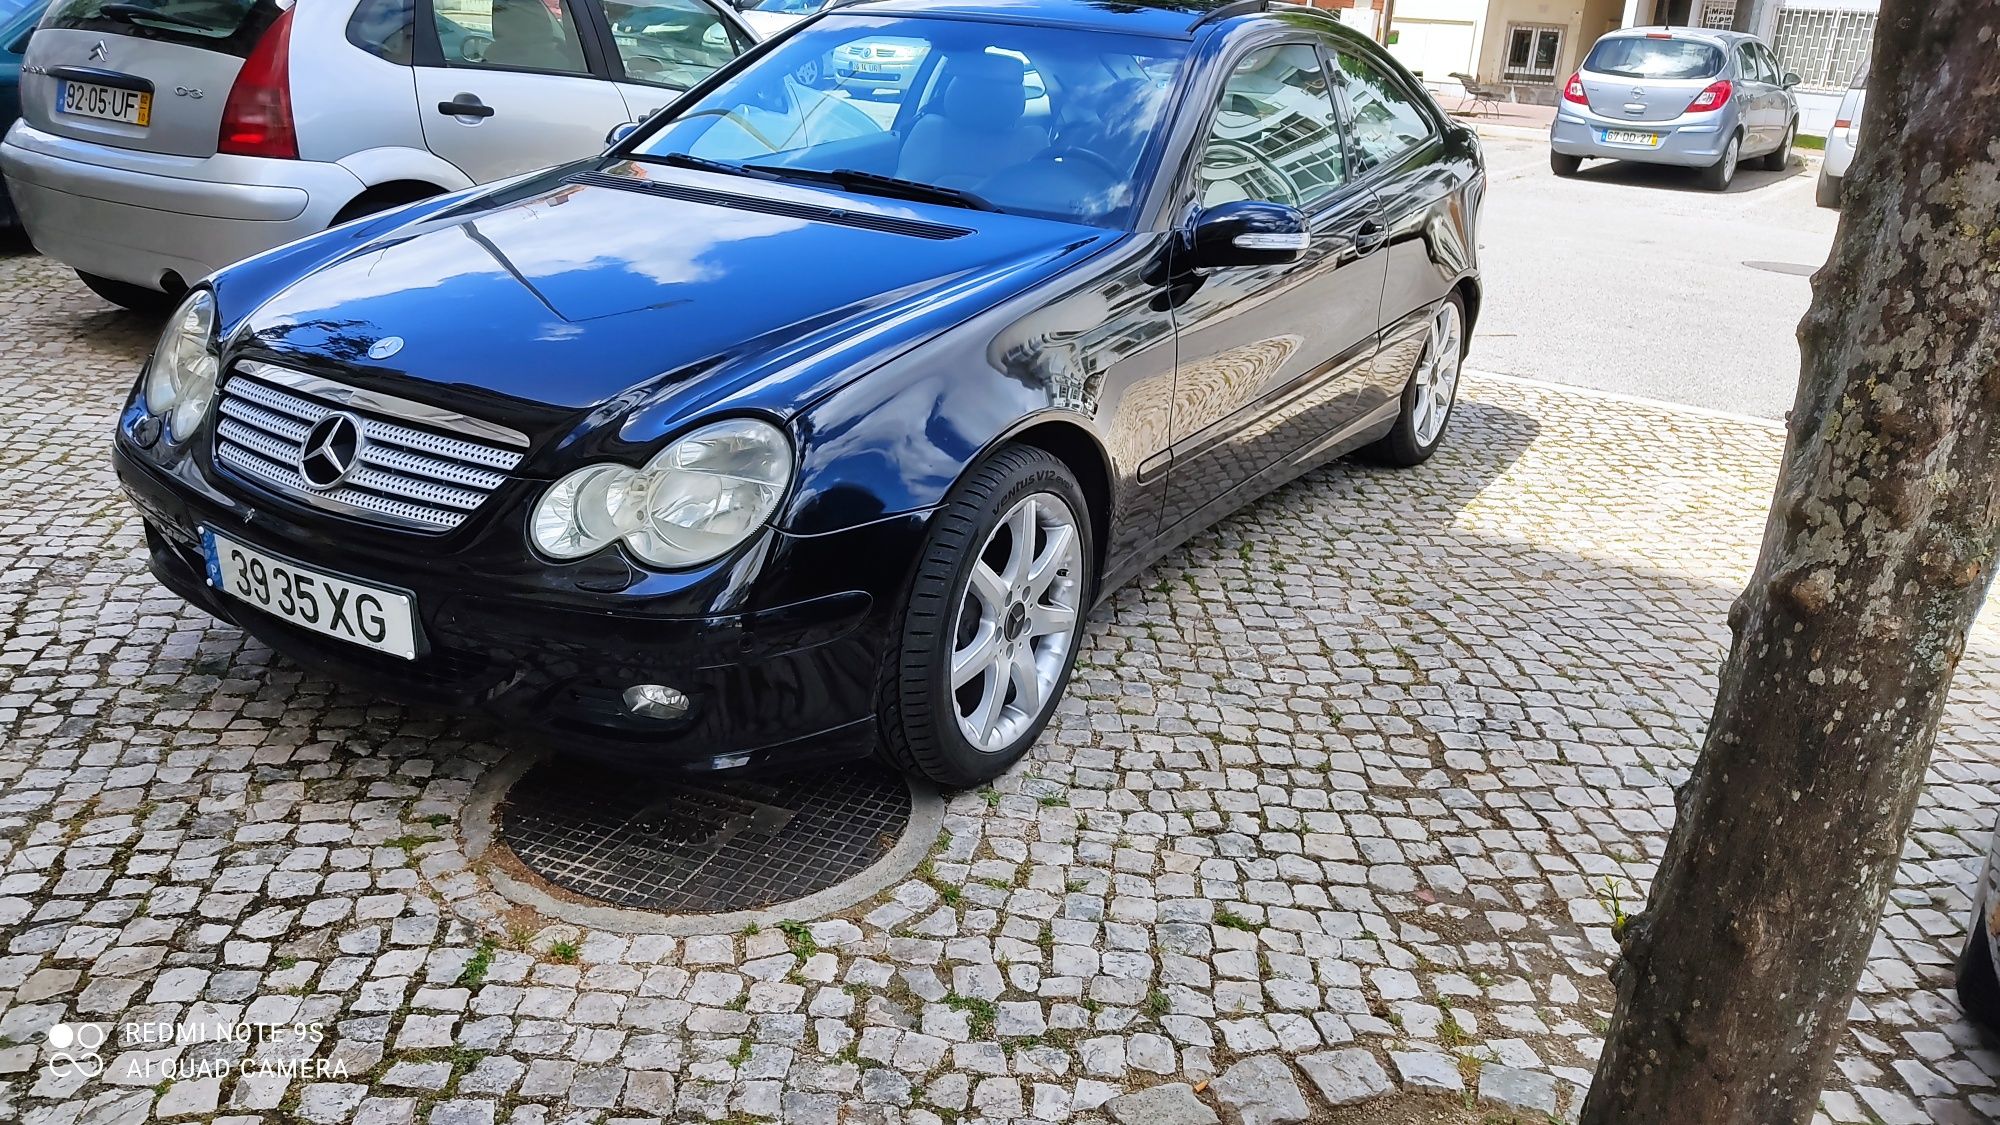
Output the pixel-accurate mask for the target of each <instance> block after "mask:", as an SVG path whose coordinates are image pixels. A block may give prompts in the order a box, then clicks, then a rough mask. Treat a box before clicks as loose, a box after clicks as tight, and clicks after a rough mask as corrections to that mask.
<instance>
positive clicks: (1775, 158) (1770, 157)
mask: <svg viewBox="0 0 2000 1125" xmlns="http://www.w3.org/2000/svg"><path fill="white" fill-rule="evenodd" d="M1798 135H1799V123H1798V121H1797V119H1793V121H1792V123H1791V124H1789V125H1787V126H1785V139H1784V141H1783V142H1782V143H1781V144H1779V145H1778V147H1777V148H1774V149H1772V150H1771V151H1770V152H1767V153H1765V154H1764V158H1763V159H1762V160H1760V161H1758V163H1757V167H1759V168H1762V169H1763V170H1764V171H1766V172H1782V171H1784V170H1785V169H1787V168H1790V167H1791V166H1792V141H1793V140H1794V139H1796V138H1797V137H1798Z"/></svg>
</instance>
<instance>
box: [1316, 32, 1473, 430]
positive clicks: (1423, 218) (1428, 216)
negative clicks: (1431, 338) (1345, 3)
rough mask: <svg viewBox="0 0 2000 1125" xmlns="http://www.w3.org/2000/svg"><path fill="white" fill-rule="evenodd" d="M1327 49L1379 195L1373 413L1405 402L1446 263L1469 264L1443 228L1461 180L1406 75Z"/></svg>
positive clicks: (1362, 168)
mask: <svg viewBox="0 0 2000 1125" xmlns="http://www.w3.org/2000/svg"><path fill="white" fill-rule="evenodd" d="M1327 49H1328V58H1329V60H1330V61H1331V68H1332V72H1333V79H1334V89H1335V93H1336V94H1337V95H1338V99H1339V101H1340V104H1341V109H1342V112H1343V114H1344V115H1345V121H1346V126H1347V138H1348V147H1349V148H1350V149H1351V150H1352V152H1353V154H1354V155H1353V165H1354V169H1355V174H1356V175H1357V176H1358V177H1359V178H1360V182H1361V183H1362V184H1364V185H1366V186H1367V187H1368V188H1369V189H1370V190H1371V191H1372V192H1373V193H1374V196H1375V204H1376V214H1377V215H1378V217H1379V221H1380V223H1381V227H1382V236H1381V237H1382V238H1383V246H1382V250H1381V251H1380V255H1381V258H1382V270H1383V272H1382V291H1381V304H1380V306H1379V313H1378V316H1379V321H1380V324H1381V329H1382V331H1381V336H1380V342H1379V344H1378V346H1377V349H1376V352H1375V366H1374V370H1373V378H1372V381H1371V382H1370V383H1368V385H1367V386H1366V387H1365V389H1363V390H1362V391H1360V392H1358V393H1360V394H1361V395H1362V396H1363V398H1362V404H1363V406H1364V407H1365V408H1366V409H1369V410H1373V409H1375V408H1378V407H1386V406H1389V405H1391V404H1392V400H1395V399H1397V398H1398V397H1399V396H1401V395H1402V393H1403V388H1404V385H1405V384H1406V383H1407V382H1408V380H1409V376H1410V372H1411V371H1412V370H1414V369H1415V367H1416V363H1417V360H1418V359H1419V358H1420V357H1421V355H1422V353H1423V348H1424V344H1425V342H1426V339H1427V337H1426V335H1425V333H1426V331H1427V329H1428V327H1429V323H1430V316H1431V313H1432V312H1433V311H1435V308H1436V305H1437V302H1438V301H1439V300H1441V299H1443V297H1444V295H1445V293H1446V292H1447V291H1448V290H1449V289H1450V287H1451V284H1452V282H1453V280H1454V271H1455V270H1456V268H1457V267H1456V266H1455V265H1448V264H1445V263H1455V262H1463V261H1465V260H1466V259H1467V257H1468V252H1467V248H1465V247H1458V246H1451V245H1448V244H1447V243H1448V242H1449V239H1450V237H1451V233H1452V232H1453V231H1454V230H1455V229H1457V228H1456V225H1455V224H1453V223H1451V222H1439V221H1437V219H1438V213H1439V211H1440V210H1441V209H1446V208H1450V207H1452V206H1453V202H1452V199H1453V196H1454V193H1456V192H1457V190H1458V188H1459V187H1460V185H1461V183H1462V179H1461V172H1460V171H1459V170H1458V168H1459V166H1458V165H1456V164H1455V163H1454V162H1453V161H1452V160H1450V159H1449V157H1448V155H1447V153H1446V151H1445V143H1444V135H1443V133H1442V131H1441V130H1442V126H1443V124H1444V122H1443V118H1442V114H1441V113H1440V112H1439V111H1438V109H1437V106H1436V103H1435V102H1432V101H1430V100H1429V99H1428V98H1426V97H1424V96H1423V95H1421V94H1419V93H1418V92H1417V88H1416V87H1415V86H1414V85H1413V84H1412V83H1411V82H1410V81H1409V80H1408V76H1407V75H1405V74H1403V73H1402V72H1401V71H1400V70H1398V69H1397V68H1396V66H1395V65H1394V64H1393V63H1392V62H1391V60H1390V59H1389V58H1387V57H1386V55H1384V54H1382V53H1381V52H1380V51H1379V50H1375V49H1372V48H1363V47H1360V46H1355V45H1352V44H1348V43H1345V42H1343V43H1339V44H1329V45H1328V48H1327ZM1358 382H1360V381H1359V380H1357V383H1358Z"/></svg>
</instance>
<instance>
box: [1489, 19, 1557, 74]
mask: <svg viewBox="0 0 2000 1125" xmlns="http://www.w3.org/2000/svg"><path fill="white" fill-rule="evenodd" d="M1562 39H1563V29H1562V28H1560V27H1530V26H1523V25H1521V24H1515V25H1514V26H1512V27H1509V28H1508V29H1507V57H1506V61H1505V64H1504V65H1503V66H1502V68H1501V72H1500V77H1501V78H1502V79H1503V80H1505V81H1508V82H1534V83H1550V82H1554V81H1555V80H1556V62H1557V60H1559V59H1561V58H1562Z"/></svg>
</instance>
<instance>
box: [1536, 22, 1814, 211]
mask: <svg viewBox="0 0 2000 1125" xmlns="http://www.w3.org/2000/svg"><path fill="white" fill-rule="evenodd" d="M1798 84H1799V76H1798V75H1796V74H1788V73H1784V72H1782V71H1780V70H1779V68H1778V59H1777V56H1775V55H1773V54H1772V53H1771V49H1770V48H1769V47H1766V46H1765V45H1764V43H1763V41H1762V40H1760V39H1758V38H1757V37H1756V36H1754V35H1745V34H1742V33H1741V32H1735V31H1709V30H1705V29H1703V28H1698V27H1671V28H1669V27H1633V28H1626V29H1625V30H1623V31H1614V32H1612V33H1611V34H1609V35H1606V36H1605V37H1604V38H1602V39H1599V40H1598V41H1597V45H1596V46H1594V47H1592V48H1591V49H1590V54H1589V56H1587V57H1586V58H1585V59H1584V60H1583V66H1582V67H1581V68H1580V69H1578V70H1577V72H1576V73H1575V74H1573V75H1571V76H1570V79H1569V81H1568V82H1567V83H1565V84H1564V85H1563V92H1562V101H1561V102H1560V103H1558V105H1557V106H1556V119H1555V123H1554V124H1552V125H1551V126H1550V127H1549V164H1550V166H1551V167H1552V168H1553V169H1554V170H1555V174H1556V175H1558V176H1570V175H1574V174H1576V170H1577V169H1578V168H1579V167H1581V166H1582V164H1583V161H1584V159H1585V158H1586V157H1589V158H1593V159H1598V160H1633V161H1638V162H1640V163H1644V164H1677V165H1680V166H1682V167H1687V168H1699V169H1701V183H1702V186H1703V187H1706V188H1710V189H1712V190H1714V191H1722V190H1723V189H1725V188H1727V187H1728V186H1729V184H1730V182H1731V181H1732V180H1734V179H1735V178H1736V169H1737V166H1738V165H1739V164H1740V163H1741V162H1742V161H1744V160H1748V159H1750V158H1752V157H1757V158H1759V159H1760V163H1761V166H1762V167H1763V168H1766V169H1768V170H1770V171H1773V172H1781V171H1783V170H1784V169H1785V165H1786V163H1787V162H1788V161H1789V160H1790V159H1791V154H1792V139H1793V138H1794V137H1797V136H1798V133H1799V105H1798V102H1797V100H1796V99H1794V98H1793V97H1792V87H1794V86H1797V85H1798Z"/></svg>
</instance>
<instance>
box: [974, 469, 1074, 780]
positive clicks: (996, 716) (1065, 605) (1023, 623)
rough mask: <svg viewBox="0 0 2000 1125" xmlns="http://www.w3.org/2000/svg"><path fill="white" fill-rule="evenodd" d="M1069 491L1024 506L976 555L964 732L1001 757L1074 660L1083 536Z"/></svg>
mask: <svg viewBox="0 0 2000 1125" xmlns="http://www.w3.org/2000/svg"><path fill="white" fill-rule="evenodd" d="M1076 521H1077V517H1076V513H1075V512H1074V511H1072V510H1071V509H1070V506H1069V504H1068V503H1067V502H1065V501H1064V500H1063V499H1062V498H1061V497H1059V496H1056V495H1054V494H1053V493H1048V492H1036V493H1032V494H1030V495H1028V496H1026V497H1023V498H1022V499H1021V501H1020V502H1019V503H1017V504H1015V505H1014V506H1013V507H1012V508H1010V509H1009V510H1008V512H1007V515H1006V516H1005V517H1004V518H1003V519H1001V520H1000V522H999V524H998V525H996V526H995V527H994V528H993V531H992V532H991V533H990V534H989V535H987V537H986V542H985V543H984V544H983V545H982V546H981V547H980V549H979V554H978V556H977V557H976V558H975V559H974V560H973V563H972V571H971V575H970V577H969V578H968V580H967V582H966V586H965V591H964V594H963V595H962V597H961V598H960V601H959V607H958V620H957V623H956V624H955V625H954V627H953V630H952V637H953V643H952V652H951V673H950V684H951V692H952V696H953V701H954V705H955V708H956V711H957V714H958V728H959V732H960V733H961V734H963V735H964V736H965V739H966V741H967V742H969V743H971V744H972V745H973V747H975V748H976V749H978V750H980V751H982V752H984V753H987V754H997V753H1000V752H1002V751H1004V750H1006V749H1007V748H1008V747H1010V746H1012V745H1013V744H1014V742H1015V741H1017V740H1018V739H1019V738H1020V737H1021V735H1022V733H1023V732H1025V731H1027V730H1029V729H1030V728H1032V727H1033V726H1034V724H1035V723H1036V721H1037V720H1039V719H1040V718H1041V715H1042V712H1043V711H1045V710H1047V709H1048V707H1049V706H1050V705H1051V704H1053V702H1054V700H1053V698H1052V697H1053V695H1054V694H1055V686H1056V684H1057V682H1058V681H1060V680H1061V679H1062V675H1063V672H1064V670H1065V669H1066V668H1067V667H1068V666H1069V652H1070V646H1071V645H1072V644H1073V643H1074V642H1075V637H1076V619H1077V614H1078V612H1079V611H1080V606H1081V599H1082V593H1083V583H1082V576H1083V552H1082V542H1083V539H1082V536H1081V535H1079V534H1078V531H1077V522H1076Z"/></svg>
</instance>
